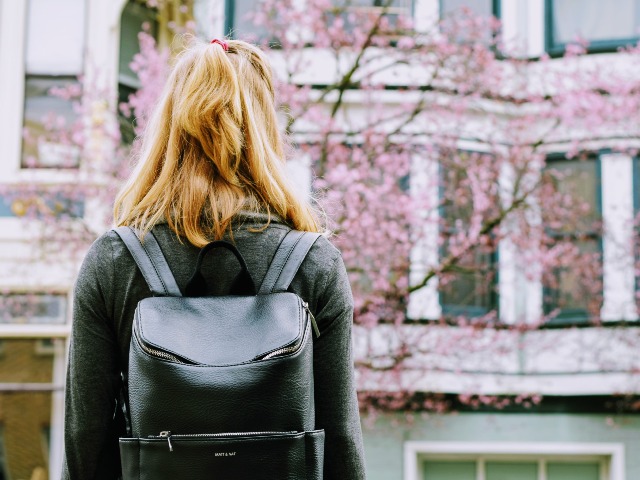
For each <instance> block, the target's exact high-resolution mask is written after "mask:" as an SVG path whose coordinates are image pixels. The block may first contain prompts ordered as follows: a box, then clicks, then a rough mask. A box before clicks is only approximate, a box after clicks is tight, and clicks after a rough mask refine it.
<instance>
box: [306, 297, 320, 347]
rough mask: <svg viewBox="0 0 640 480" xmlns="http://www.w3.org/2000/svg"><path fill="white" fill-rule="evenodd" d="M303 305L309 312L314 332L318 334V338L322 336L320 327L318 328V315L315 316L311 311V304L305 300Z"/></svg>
mask: <svg viewBox="0 0 640 480" xmlns="http://www.w3.org/2000/svg"><path fill="white" fill-rule="evenodd" d="M302 306H303V307H304V309H305V310H306V311H307V314H308V315H309V320H311V326H312V327H313V332H314V333H315V334H316V338H318V337H319V336H320V329H319V328H318V324H317V323H316V317H314V316H313V313H311V309H310V308H309V304H308V303H307V302H305V301H304V300H302Z"/></svg>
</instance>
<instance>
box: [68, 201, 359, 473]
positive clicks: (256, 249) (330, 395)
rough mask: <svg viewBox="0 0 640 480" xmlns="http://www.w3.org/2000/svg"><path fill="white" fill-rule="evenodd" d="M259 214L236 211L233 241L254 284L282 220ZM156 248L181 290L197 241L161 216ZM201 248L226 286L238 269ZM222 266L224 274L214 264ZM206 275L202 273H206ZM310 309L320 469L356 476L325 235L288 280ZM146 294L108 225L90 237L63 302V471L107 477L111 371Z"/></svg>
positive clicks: (354, 420) (339, 314)
mask: <svg viewBox="0 0 640 480" xmlns="http://www.w3.org/2000/svg"><path fill="white" fill-rule="evenodd" d="M264 223H265V217H264V216H263V215H260V214H245V215H241V216H239V217H238V218H237V219H236V221H235V222H234V224H233V232H234V233H233V241H234V242H235V244H236V246H237V248H238V250H239V251H240V252H241V253H242V255H243V257H244V258H245V260H246V262H247V265H248V268H249V271H250V272H251V275H252V277H253V279H254V282H255V284H256V285H260V283H261V282H262V279H263V277H264V275H265V274H266V271H267V268H268V266H269V263H270V261H271V258H272V257H273V255H274V254H275V251H276V248H277V246H278V245H279V243H280V241H281V240H282V238H283V237H284V235H285V234H286V233H287V231H289V227H288V226H287V225H285V224H284V223H281V222H279V221H278V220H277V219H276V220H275V221H273V220H272V223H271V225H270V226H269V227H268V228H267V229H266V230H264V231H261V232H255V231H251V230H252V229H254V230H255V229H256V228H260V227H261V226H263V225H264ZM153 232H154V234H155V235H156V237H157V239H158V242H159V243H160V247H161V248H162V251H163V253H164V255H165V257H166V258H167V262H168V263H169V266H170V267H171V270H172V272H173V274H174V276H175V279H176V282H177V283H178V286H179V287H180V288H181V289H184V287H185V285H186V283H187V280H188V279H189V277H190V275H191V273H192V271H193V268H194V266H195V263H196V258H197V255H198V251H199V250H198V249H197V248H196V247H194V246H192V245H191V244H189V243H188V242H186V241H184V240H183V242H180V241H179V240H178V238H177V237H176V236H175V234H173V232H172V231H171V230H170V229H169V228H168V226H167V225H166V224H159V225H157V226H156V227H155V228H154V231H153ZM217 252H220V253H219V254H217V255H216V254H215V253H214V254H211V255H209V257H208V260H207V261H206V262H205V267H204V268H203V273H204V275H205V278H207V280H208V282H207V283H210V284H213V285H215V289H216V291H215V293H216V294H222V293H226V292H227V291H228V289H229V288H230V283H231V282H230V281H231V280H232V279H233V278H234V277H235V275H236V273H237V272H238V271H239V266H238V265H237V261H236V260H235V258H233V256H232V255H230V254H229V255H227V252H226V251H224V250H218V251H217ZM221 272H225V273H221ZM209 280H211V281H210V282H209ZM290 290H292V291H293V292H295V293H297V294H298V295H300V297H302V298H303V299H304V300H305V301H307V302H308V303H309V306H310V308H311V310H312V312H313V314H314V316H315V317H316V320H317V323H318V326H319V328H320V332H321V335H320V337H319V338H317V339H315V340H314V347H313V352H314V359H313V360H314V362H313V366H314V386H315V402H316V428H318V429H320V428H323V429H324V430H325V434H326V439H325V467H324V471H325V474H324V478H325V479H332V480H333V479H335V480H338V479H339V480H350V479H353V480H358V479H364V478H365V473H364V455H363V448H362V432H361V429H360V419H359V415H358V405H357V399H356V391H355V386H354V378H353V358H352V352H351V325H352V317H353V299H352V296H351V289H350V286H349V283H348V279H347V274H346V271H345V267H344V263H343V262H342V257H341V256H340V253H339V252H338V250H337V249H336V248H335V247H333V246H332V245H331V244H330V243H329V241H327V240H326V239H325V238H320V239H319V240H318V241H317V242H316V243H315V245H314V246H313V247H312V249H311V250H310V252H309V254H308V255H307V257H306V259H305V260H304V262H303V263H302V266H301V268H300V270H299V271H298V273H297V275H296V277H295V279H294V280H293V282H292V284H291V288H290ZM149 296H151V292H150V291H149V288H148V287H147V284H146V283H145V281H144V279H143V278H142V274H141V273H140V272H139V270H138V269H137V267H136V265H135V263H134V261H133V258H132V257H131V255H130V254H129V252H128V250H127V249H126V247H125V245H124V243H123V242H122V241H121V240H120V238H119V237H118V236H117V235H116V233H115V232H113V231H110V232H108V233H106V234H104V235H103V236H102V237H100V238H99V239H98V240H96V242H95V243H94V244H93V246H92V247H91V249H90V250H89V252H88V253H87V256H86V258H85V260H84V262H83V264H82V267H81V269H80V274H79V276H78V280H77V283H76V286H75V296H74V303H73V330H72V335H71V345H70V352H69V365H68V371H67V386H66V400H65V462H64V467H63V475H62V478H63V479H70V480H71V479H72V480H91V479H109V480H114V479H117V478H118V477H119V475H120V460H119V454H118V437H119V436H124V432H123V426H122V422H121V421H119V419H118V417H119V415H116V420H114V409H115V398H116V396H117V394H118V388H119V381H120V372H121V371H126V369H127V362H128V353H129V342H130V340H131V325H132V321H133V314H134V310H135V308H136V305H137V303H138V302H139V301H140V300H142V299H143V298H146V297H149Z"/></svg>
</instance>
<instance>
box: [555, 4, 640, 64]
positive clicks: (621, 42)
mask: <svg viewBox="0 0 640 480" xmlns="http://www.w3.org/2000/svg"><path fill="white" fill-rule="evenodd" d="M553 1H554V0H544V50H545V52H547V53H548V54H549V55H550V56H551V57H561V56H562V55H564V52H565V49H566V48H567V45H570V44H571V42H564V43H562V42H556V41H555V40H554V35H553V20H554V15H553ZM587 40H588V39H587ZM638 40H640V34H639V35H637V36H635V37H628V38H621V39H617V40H596V41H589V45H588V47H587V53H608V52H616V51H617V50H618V48H620V47H624V46H626V45H633V44H635V43H637V42H638Z"/></svg>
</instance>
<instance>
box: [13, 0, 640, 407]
mask: <svg viewBox="0 0 640 480" xmlns="http://www.w3.org/2000/svg"><path fill="white" fill-rule="evenodd" d="M149 3H150V4H151V6H156V5H155V4H154V3H157V2H149ZM358 5H360V3H359V2H355V1H354V2H350V1H348V0H344V1H342V0H341V1H334V0H308V1H306V2H304V5H301V3H300V2H297V1H294V0H263V1H262V2H261V4H260V8H259V10H258V11H257V12H254V13H253V14H251V19H252V21H253V22H254V24H255V26H256V28H255V32H257V33H254V35H253V37H251V36H248V39H250V40H252V41H254V42H258V43H261V44H262V45H263V47H264V48H265V49H266V50H268V52H269V55H271V57H272V60H273V64H274V68H275V70H276V72H277V74H278V77H279V79H280V84H279V91H278V93H279V96H278V103H279V109H280V111H281V113H282V119H283V122H282V123H283V125H282V127H283V130H285V131H286V132H287V134H288V135H289V138H290V139H291V141H292V143H293V144H294V146H295V149H294V153H293V155H295V156H297V157H304V158H308V159H310V166H311V168H312V171H313V174H314V177H313V185H312V191H313V195H314V197H315V198H316V199H317V201H318V204H319V205H320V206H321V208H322V209H323V210H324V211H325V212H326V214H327V224H328V228H329V229H330V230H331V231H332V232H333V233H334V236H333V241H334V242H335V243H336V244H337V245H338V246H339V247H340V248H341V250H342V252H343V258H344V261H345V263H346V265H347V269H348V272H349V274H350V277H351V280H352V286H353V291H354V298H355V323H356V324H357V326H358V327H357V330H356V332H357V335H359V338H357V339H356V344H357V345H359V347H358V358H357V365H358V369H359V373H360V376H361V381H362V382H363V384H366V383H367V379H368V378H369V377H371V378H377V379H380V378H383V379H384V382H387V384H388V385H391V386H390V387H389V388H386V389H385V390H384V392H383V393H380V392H377V393H376V392H374V393H371V394H366V395H365V394H363V395H362V400H363V405H365V406H384V407H385V408H393V409H400V408H402V409H407V408H409V409H423V408H427V409H433V410H442V409H445V408H447V402H446V401H445V400H443V398H440V397H439V396H438V395H432V396H429V395H425V396H422V397H421V396H420V395H417V394H416V392H415V391H412V389H411V388H410V387H408V386H407V385H406V384H404V383H403V382H404V380H401V376H402V373H403V372H404V371H406V370H407V369H408V368H411V369H414V370H416V371H422V372H428V371H429V370H430V369H431V368H434V367H433V365H439V364H440V363H441V362H440V363H439V362H435V363H434V362H432V361H431V360H432V359H434V358H436V357H438V358H448V359H449V360H450V362H449V363H451V364H456V363H457V362H458V360H460V362H462V357H463V356H469V355H471V356H472V357H473V356H476V357H477V358H480V357H482V358H483V359H484V360H482V361H486V359H487V358H492V359H495V361H496V362H499V357H500V354H501V353H504V352H512V351H514V350H517V349H518V348H521V347H522V345H521V342H520V340H519V339H520V337H519V334H521V333H522V332H525V331H531V330H535V329H538V328H540V327H543V326H544V325H546V324H547V323H548V322H551V321H554V319H555V318H556V317H557V316H558V314H559V312H560V311H561V310H562V308H563V304H562V302H563V295H569V296H573V297H585V298H588V299H589V302H588V305H587V310H588V313H589V317H590V319H591V321H592V322H594V323H596V324H597V323H598V322H599V321H600V318H599V311H600V307H601V304H602V295H601V292H602V259H601V253H600V251H599V250H598V249H597V248H591V247H592V246H593V245H595V244H597V241H598V239H601V238H602V236H603V235H605V234H606V226H605V225H603V224H602V221H601V218H600V216H599V215H598V213H597V212H595V211H594V210H593V205H592V204H590V203H589V202H588V201H587V200H588V199H585V197H584V195H583V192H582V191H581V187H580V185H581V183H580V182H579V181H577V182H576V181H570V179H571V178H574V179H575V178H579V177H576V175H575V174H574V173H575V172H572V171H571V170H566V169H562V168H556V167H554V165H553V164H552V163H550V162H549V161H548V154H549V152H553V151H561V152H563V158H566V159H580V158H587V157H588V156H589V154H590V152H591V150H592V148H593V146H592V145H593V142H594V141H596V140H598V139H599V138H601V139H615V140H616V142H615V147H616V148H619V149H620V150H624V151H631V150H632V147H634V144H633V142H632V141H630V140H632V139H633V138H636V137H637V136H638V133H639V132H638V125H640V124H639V123H638V112H640V109H639V108H638V107H639V102H640V95H638V93H639V91H638V90H639V88H640V82H639V81H638V78H639V77H638V75H637V74H635V75H634V72H632V71H629V69H624V68H617V66H616V65H612V64H611V62H610V61H608V60H607V59H594V58H587V57H586V55H584V53H585V51H586V50H585V46H584V45H582V44H579V43H577V44H576V45H572V46H570V47H568V48H567V53H566V55H565V56H564V57H563V58H561V59H550V58H547V57H543V58H539V59H529V58H526V59H523V58H519V57H518V56H517V55H515V54H513V53H512V52H510V50H509V46H508V45H506V44H505V42H504V41H503V39H502V38H501V35H500V24H499V22H498V21H497V20H496V19H495V18H481V17H477V16H474V15H472V14H471V12H469V11H465V10H461V11H459V12H457V13H456V14H455V15H452V16H449V17H447V18H445V19H443V20H441V21H438V22H435V21H434V23H433V25H432V26H431V27H429V28H420V29H418V28H416V27H415V26H414V25H413V22H412V20H411V19H410V18H408V17H407V16H406V15H405V12H402V11H399V10H398V9H396V8H394V5H393V2H392V1H391V0H385V1H384V2H383V5H381V6H380V7H378V8H375V9H371V8H361V7H359V6H358ZM240 36H241V35H240ZM140 45H141V51H140V54H138V55H137V56H136V57H135V59H134V62H133V64H132V69H133V70H134V71H135V72H136V73H137V74H138V77H139V79H140V81H141V84H142V88H141V89H140V90H138V92H137V93H135V94H134V95H132V96H131V97H130V98H129V100H128V101H127V102H126V103H125V104H122V105H115V104H112V103H105V102H104V101H100V100H99V99H100V98H113V95H112V94H109V93H104V92H99V94H97V95H96V92H92V90H91V86H90V85H84V88H83V89H82V90H81V91H80V90H74V91H58V92H52V94H55V95H67V96H72V97H73V98H75V99H77V109H78V110H77V111H78V120H77V122H76V123H75V124H74V125H66V124H63V123H61V122H57V121H55V120H54V121H52V122H50V124H49V128H48V130H47V133H46V135H49V136H52V137H55V139H56V141H58V142H62V143H66V144H72V145H74V146H76V147H77V149H78V150H79V151H80V152H81V153H80V155H81V160H80V163H81V168H80V169H79V170H78V182H77V183H76V184H74V185H70V186H69V185H67V186H64V187H60V188H62V189H63V190H62V191H61V190H55V189H54V190H53V191H52V192H49V194H50V195H51V196H50V197H49V200H44V201H40V200H38V201H36V200H34V199H37V198H42V195H43V192H42V189H40V188H39V187H38V188H37V189H34V188H29V187H25V188H21V189H15V188H14V189H12V190H11V191H10V192H5V194H7V195H11V196H12V197H13V198H14V199H22V200H21V201H22V202H23V203H24V205H25V209H24V212H22V213H23V215H24V217H25V218H27V219H31V220H37V221H38V222H44V223H45V224H47V225H50V226H52V227H53V231H54V232H55V235H53V234H52V229H49V230H47V232H48V233H47V235H48V238H52V237H53V236H56V238H60V239H61V241H62V242H64V244H66V245H75V244H74V243H72V242H70V240H69V238H70V237H73V238H75V239H80V241H81V242H85V243H86V241H87V239H89V238H93V237H95V235H96V234H97V233H98V231H97V230H96V227H95V222H94V224H93V225H88V224H86V223H83V220H82V219H81V218H78V215H71V214H70V212H66V211H65V205H62V204H61V205H60V206H57V207H56V206H54V207H53V208H52V207H51V205H52V200H50V199H54V200H55V199H56V198H62V197H64V198H83V199H89V198H90V199H93V200H95V199H98V202H99V203H101V204H102V205H105V206H108V205H110V202H111V201H112V197H113V194H114V191H115V189H117V187H118V185H119V184H120V182H121V180H122V178H123V177H124V176H125V175H126V173H127V172H128V169H129V163H130V161H129V158H130V156H131V147H127V146H123V145H121V142H120V136H119V131H118V129H117V128H115V127H116V126H117V124H116V122H115V121H114V114H115V112H120V114H121V115H122V118H125V119H126V118H129V117H135V119H136V122H137V123H136V127H135V128H136V133H139V132H140V131H141V128H143V126H144V123H145V119H146V116H147V114H148V112H149V110H150V108H151V107H152V105H153V103H154V100H155V99H156V98H157V95H158V92H159V89H160V88H161V82H162V80H163V79H164V78H165V72H166V69H167V68H168V67H167V63H168V59H169V56H170V55H169V52H167V51H162V50H160V49H158V48H157V47H156V44H155V42H154V40H153V38H152V37H151V36H150V35H149V34H147V33H145V32H141V34H140ZM638 54H640V47H633V48H629V49H627V50H626V51H624V52H621V53H620V54H619V55H620V56H628V57H632V58H637V55H638ZM635 73H637V72H635ZM100 102H102V103H100ZM36 141H37V139H36ZM133 149H134V150H135V144H134V146H133ZM96 152H98V153H97V154H96ZM100 152H101V153H100ZM105 152H107V153H106V154H105ZM585 161H586V160H585ZM558 165H559V164H558ZM575 165H580V162H577V163H575ZM53 204H54V205H55V202H53ZM43 205H44V206H43ZM105 213H106V214H108V213H109V209H108V208H106V209H105ZM66 217H68V218H66ZM105 218H106V217H105ZM47 219H48V220H49V221H48V222H45V220H47ZM639 222H640V221H639ZM61 223H64V224H65V225H66V226H67V229H66V230H64V229H61V227H60V225H61ZM104 224H105V225H107V224H108V222H107V221H105V222H104ZM79 225H80V226H79ZM79 232H81V233H82V234H79ZM421 245H422V246H425V248H426V249H428V248H431V250H434V248H433V247H434V245H435V246H437V248H436V251H437V255H436V257H437V258H435V259H430V260H428V261H427V260H424V259H423V260H418V261H417V262H416V261H415V258H416V251H417V250H420V248H422V247H420V246H421ZM505 245H507V246H508V248H511V249H512V250H513V251H516V252H517V256H516V258H517V260H515V261H517V267H518V268H519V269H522V271H524V272H526V276H527V278H529V279H531V280H532V281H533V280H536V281H539V282H540V284H541V286H542V288H543V289H544V291H545V295H548V296H551V297H553V298H555V301H550V302H547V303H549V304H550V305H552V307H551V308H549V309H546V310H545V311H544V313H543V314H542V315H541V316H540V318H537V319H534V321H531V319H529V320H527V321H525V319H514V320H515V323H511V324H505V322H503V321H502V320H501V318H500V315H499V312H498V306H497V304H496V302H495V298H496V296H497V294H498V291H497V288H498V282H497V280H496V276H497V272H498V268H497V261H496V257H497V255H498V252H499V249H501V248H504V247H505ZM416 249H417V250H416ZM73 250H74V251H81V249H78V248H76V247H75V246H74V248H73ZM417 257H420V252H419V251H418V254H417ZM636 258H637V257H636ZM412 259H414V260H413V262H412ZM416 263H421V265H420V268H416ZM412 269H413V271H412ZM638 270H639V271H640V267H638ZM416 271H418V273H419V275H417V276H416V274H415V273H416ZM433 285H436V286H437V289H438V291H439V292H440V298H441V299H443V298H450V299H452V302H458V304H459V305H462V306H464V307H465V308H461V309H459V310H458V311H456V310H455V309H453V310H451V311H443V313H442V314H441V315H439V316H438V317H437V318H421V319H414V320H420V322H412V320H408V319H407V308H408V304H409V302H410V296H411V294H412V293H418V292H420V291H421V290H423V289H427V288H433ZM566 285H571V289H568V290H567V289H566V288H564V286H566ZM461 292H462V293H461ZM558 292H560V293H558ZM465 295H466V297H465ZM554 295H555V297H554ZM469 297H473V298H479V299H483V300H482V302H484V304H485V307H486V308H484V309H482V311H475V312H474V311H473V309H472V308H470V307H471V306H473V304H472V303H473V302H470V301H469ZM638 298H640V296H639V297H638ZM492 299H493V300H492ZM569 300H571V299H569ZM482 302H481V303H482ZM639 302H640V301H639ZM414 324H415V325H417V324H419V325H420V326H421V328H420V329H419V330H418V329H412V328H409V329H407V328H406V326H407V325H414ZM448 327H449V328H448ZM434 329H435V330H437V331H438V332H444V333H442V334H436V335H435V336H434V334H433V331H434ZM381 332H383V333H381ZM435 368H440V367H435ZM453 371H456V369H455V368H454V369H453ZM381 375H382V376H381ZM394 382H395V383H394ZM394 384H395V385H396V387H393V385H394ZM390 392H395V393H390ZM539 400H540V397H539V396H538V395H537V394H536V392H521V394H520V395H515V396H513V397H510V398H509V399H505V398H498V397H489V396H481V395H475V394H474V393H473V392H470V393H469V394H463V395H460V396H459V401H460V402H462V403H465V404H469V405H474V406H478V405H485V404H491V405H493V406H496V407H501V406H505V405H506V404H509V403H516V404H524V405H527V404H532V403H536V402H538V401H539Z"/></svg>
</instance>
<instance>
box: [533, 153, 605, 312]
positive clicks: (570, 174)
mask: <svg viewBox="0 0 640 480" xmlns="http://www.w3.org/2000/svg"><path fill="white" fill-rule="evenodd" d="M546 170H547V172H549V173H551V174H552V176H549V177H547V180H548V181H550V182H552V183H553V184H554V190H555V191H556V192H558V193H559V194H561V195H562V194H565V195H567V196H568V197H570V198H572V199H574V202H575V205H576V206H579V208H580V210H582V211H581V213H580V215H579V216H576V218H571V219H569V221H567V219H566V218H565V219H560V220H559V219H558V218H557V217H555V216H554V213H553V211H552V210H553V209H551V208H549V209H545V208H543V211H542V220H543V222H545V224H546V225H552V226H551V227H549V228H547V234H548V235H549V238H550V239H551V245H550V246H551V247H552V246H553V245H554V243H555V244H557V243H559V242H566V241H569V242H571V243H572V244H573V245H575V246H576V247H577V249H578V255H577V256H575V258H574V260H575V261H574V262H571V263H572V264H571V266H564V267H557V268H553V269H551V270H549V271H546V272H545V277H546V278H545V280H543V283H544V285H545V288H544V290H545V291H544V311H545V313H547V314H548V313H552V312H554V311H556V312H558V313H557V315H556V316H555V320H556V321H568V322H584V321H587V320H589V319H590V318H594V317H596V316H597V315H599V311H600V307H601V303H602V285H601V283H602V282H601V264H602V234H601V225H600V224H601V209H602V207H601V203H602V202H601V190H600V160H599V159H597V158H595V157H591V158H588V159H571V160H567V159H565V158H563V157H550V158H548V159H547V166H546ZM570 208H571V209H572V210H574V208H575V207H570ZM558 223H560V225H557V224H558ZM594 288H597V290H598V291H597V292H595V291H593V289H594Z"/></svg>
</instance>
